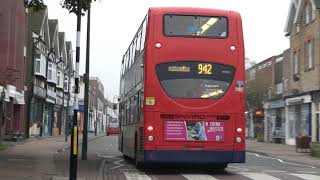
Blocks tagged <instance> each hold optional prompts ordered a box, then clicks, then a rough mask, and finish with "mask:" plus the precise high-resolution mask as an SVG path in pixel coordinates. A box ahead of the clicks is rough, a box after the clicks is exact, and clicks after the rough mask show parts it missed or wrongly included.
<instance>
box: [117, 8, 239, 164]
mask: <svg viewBox="0 0 320 180" xmlns="http://www.w3.org/2000/svg"><path fill="white" fill-rule="evenodd" d="M166 14H174V15H199V16H222V17H226V18H227V19H228V36H227V38H224V39H214V38H190V37H168V36H165V35H164V32H163V29H164V27H163V26H164V25H163V24H164V23H163V19H164V18H163V17H164V15H166ZM147 18H148V25H147V36H146V43H145V52H144V55H145V59H144V65H143V69H144V83H143V90H144V91H143V92H144V101H143V106H142V107H143V108H142V112H143V116H142V117H141V119H142V121H141V123H138V124H137V125H133V126H131V127H128V126H127V127H125V126H122V127H121V130H120V131H121V132H120V136H119V144H120V150H121V151H122V152H123V153H124V155H126V156H131V157H133V158H136V160H137V161H141V162H170V163H171V162H177V163H180V162H189V163H218V164H227V163H243V162H245V136H244V135H245V132H244V129H245V120H244V119H245V117H244V111H245V92H244V89H243V86H242V88H241V87H240V89H239V86H238V84H237V83H238V82H242V83H243V82H244V80H245V79H244V78H245V76H244V66H245V65H244V44H243V33H242V22H241V17H240V15H239V13H237V12H233V11H224V10H214V9H200V8H150V9H149V12H148V15H147ZM157 43H159V44H160V45H161V47H160V46H159V44H158V47H156V44H157ZM232 46H234V47H235V50H231V47H232ZM190 60H192V61H199V62H200V61H201V62H210V63H218V64H224V65H229V66H232V67H233V68H234V70H235V71H234V77H233V80H232V82H231V85H230V87H229V89H228V91H227V92H226V93H225V95H224V96H223V97H222V98H221V99H182V98H170V97H169V96H168V95H167V93H166V92H165V91H164V89H163V87H162V86H161V84H160V82H159V79H158V76H157V73H156V67H157V65H158V64H161V63H170V62H179V61H190ZM237 88H238V89H237ZM150 98H151V99H154V102H153V103H154V105H148V103H146V101H147V100H148V99H150ZM199 120H201V121H203V122H208V123H210V122H223V124H224V127H223V128H224V138H223V140H222V141H179V140H176V141H168V140H166V139H165V136H166V135H165V128H166V127H165V126H166V125H165V123H166V121H185V122H189V121H199ZM150 126H152V128H153V130H152V131H149V130H148V127H150ZM238 128H241V129H242V132H237V129H238ZM149 136H152V137H153V139H152V141H150V139H148V137H149ZM237 137H238V138H241V142H236V138H237Z"/></svg>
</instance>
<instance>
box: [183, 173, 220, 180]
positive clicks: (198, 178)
mask: <svg viewBox="0 0 320 180" xmlns="http://www.w3.org/2000/svg"><path fill="white" fill-rule="evenodd" d="M182 176H183V177H185V178H186V179H188V180H218V179H217V178H214V177H213V176H210V175H206V174H204V175H202V174H182Z"/></svg>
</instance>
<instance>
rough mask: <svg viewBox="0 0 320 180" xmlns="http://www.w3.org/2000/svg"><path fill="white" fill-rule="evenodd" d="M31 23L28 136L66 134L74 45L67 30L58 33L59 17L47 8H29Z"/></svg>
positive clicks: (28, 50)
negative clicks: (51, 14) (51, 18)
mask: <svg viewBox="0 0 320 180" xmlns="http://www.w3.org/2000/svg"><path fill="white" fill-rule="evenodd" d="M28 22H29V24H28V42H27V43H28V46H27V47H28V48H27V74H28V75H27V78H26V85H27V87H28V90H29V93H28V97H27V102H28V103H27V104H28V105H27V106H28V111H27V114H26V117H28V122H29V127H30V128H29V135H31V136H52V135H60V134H64V133H65V131H66V123H67V121H66V118H67V115H66V114H67V109H70V106H72V105H73V103H72V104H71V103H70V102H69V103H67V102H65V99H67V100H70V98H69V97H68V96H70V94H71V88H70V86H71V80H72V76H73V75H71V74H72V73H69V70H70V72H73V66H72V50H71V49H70V48H71V44H70V42H69V43H68V46H67V43H66V39H65V35H64V33H63V32H59V24H58V20H49V19H48V9H47V8H44V9H41V10H38V11H34V10H33V9H32V8H29V14H28ZM66 72H68V73H66ZM69 76H70V77H71V78H70V77H69ZM65 79H67V81H66V80H65ZM69 79H70V82H69ZM68 104H69V106H68Z"/></svg>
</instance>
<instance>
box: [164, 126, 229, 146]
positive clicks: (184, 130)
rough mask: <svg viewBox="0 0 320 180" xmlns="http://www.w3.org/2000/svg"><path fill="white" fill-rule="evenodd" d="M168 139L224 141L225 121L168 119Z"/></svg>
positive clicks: (166, 129) (166, 131) (166, 130)
mask: <svg viewBox="0 0 320 180" xmlns="http://www.w3.org/2000/svg"><path fill="white" fill-rule="evenodd" d="M165 139H166V140H167V141H223V140H224V122H207V121H166V122H165Z"/></svg>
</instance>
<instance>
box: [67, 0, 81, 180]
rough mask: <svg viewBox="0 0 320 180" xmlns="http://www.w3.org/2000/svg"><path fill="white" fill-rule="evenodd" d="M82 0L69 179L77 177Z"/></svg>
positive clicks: (77, 46) (78, 29) (79, 3)
mask: <svg viewBox="0 0 320 180" xmlns="http://www.w3.org/2000/svg"><path fill="white" fill-rule="evenodd" d="M81 1H82V0H77V44H76V68H75V92H74V115H73V125H72V133H71V141H70V142H71V144H70V147H71V149H70V169H69V179H70V180H76V179H77V166H78V110H79V99H78V94H79V66H80V42H81V41H80V35H81V11H82V6H81V3H82V2H81Z"/></svg>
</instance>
